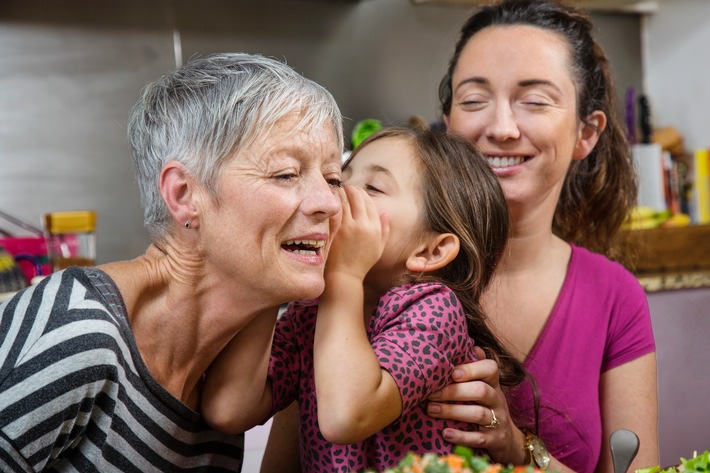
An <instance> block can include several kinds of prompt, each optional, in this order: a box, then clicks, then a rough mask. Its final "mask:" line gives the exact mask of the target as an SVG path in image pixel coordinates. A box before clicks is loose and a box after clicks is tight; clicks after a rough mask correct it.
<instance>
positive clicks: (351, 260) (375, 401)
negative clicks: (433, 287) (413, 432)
mask: <svg viewBox="0 0 710 473" xmlns="http://www.w3.org/2000/svg"><path fill="white" fill-rule="evenodd" d="M340 193H341V199H342V202H343V218H342V222H341V226H340V229H339V230H338V234H337V237H336V239H335V241H334V242H333V245H332V246H331V248H330V252H329V254H328V264H327V266H326V272H325V291H324V292H323V295H322V296H321V298H320V303H319V306H318V318H317V323H316V332H315V341H314V347H313V358H314V367H315V384H316V394H317V400H318V424H319V427H320V429H321V433H322V434H323V436H324V437H325V438H326V439H328V440H329V441H331V442H334V443H340V444H347V443H353V442H356V441H359V440H362V439H365V438H367V437H369V436H371V435H372V434H374V433H375V432H377V431H379V430H381V429H382V428H383V427H385V426H387V425H389V424H390V423H391V422H393V421H394V420H395V419H397V418H398V417H399V415H400V414H401V412H402V401H401V398H400V394H399V388H398V386H397V384H396V383H395V381H394V379H393V378H392V376H391V375H390V374H389V373H388V372H387V371H385V370H383V369H382V368H381V367H380V363H379V360H378V359H377V356H376V354H375V352H374V350H373V349H372V346H371V345H370V341H369V340H368V338H367V331H366V328H365V323H366V322H365V320H366V319H365V317H364V315H363V312H364V291H363V280H364V279H365V276H366V275H367V273H368V271H370V269H371V268H372V266H373V265H374V264H375V263H376V262H377V260H378V259H379V258H380V255H381V254H382V250H383V248H384V245H385V242H386V240H387V236H388V226H387V224H386V221H385V223H384V224H383V223H382V222H381V220H380V216H379V215H378V212H377V208H376V207H375V205H374V203H373V202H372V200H371V199H370V197H369V196H368V195H367V194H366V193H365V191H364V190H362V189H359V188H355V187H351V186H346V187H345V188H344V189H342V190H341V191H340ZM337 373H347V376H342V377H339V381H338V382H337V383H336V382H333V376H334V375H336V374H337Z"/></svg>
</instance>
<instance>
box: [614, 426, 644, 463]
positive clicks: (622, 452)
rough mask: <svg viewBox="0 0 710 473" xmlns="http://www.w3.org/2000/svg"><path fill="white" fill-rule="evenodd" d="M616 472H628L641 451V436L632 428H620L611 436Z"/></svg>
mask: <svg viewBox="0 0 710 473" xmlns="http://www.w3.org/2000/svg"><path fill="white" fill-rule="evenodd" d="M609 444H610V446H611V458H612V460H613V462H614V473H626V472H627V471H628V469H629V466H630V465H631V462H632V461H633V460H634V458H635V457H636V454H637V453H638V451H639V438H638V436H637V435H636V434H635V433H633V432H632V431H630V430H626V429H619V430H616V431H614V432H612V434H611V437H610V438H609Z"/></svg>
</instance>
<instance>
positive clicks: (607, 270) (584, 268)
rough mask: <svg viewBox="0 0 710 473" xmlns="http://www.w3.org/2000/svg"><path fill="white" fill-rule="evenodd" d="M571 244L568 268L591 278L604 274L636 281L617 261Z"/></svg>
mask: <svg viewBox="0 0 710 473" xmlns="http://www.w3.org/2000/svg"><path fill="white" fill-rule="evenodd" d="M571 246H572V257H571V260H570V268H571V269H574V270H575V271H577V272H578V273H581V274H582V275H587V276H589V277H591V278H595V277H599V276H600V275H604V276H605V277H606V278H614V279H621V280H626V281H636V278H635V277H634V275H633V274H632V273H631V271H629V270H628V269H627V268H626V267H625V266H624V265H622V264H621V263H619V262H618V261H613V260H611V259H609V258H607V257H606V256H604V255H602V254H600V253H595V252H593V251H590V250H588V249H586V248H584V247H581V246H576V245H571Z"/></svg>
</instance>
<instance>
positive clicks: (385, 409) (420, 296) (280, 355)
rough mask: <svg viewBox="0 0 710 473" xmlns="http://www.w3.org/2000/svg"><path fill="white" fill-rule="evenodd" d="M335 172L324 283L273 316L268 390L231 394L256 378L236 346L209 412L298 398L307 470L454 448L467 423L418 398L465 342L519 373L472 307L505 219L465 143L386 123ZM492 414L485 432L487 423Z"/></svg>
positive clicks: (255, 411) (470, 354) (254, 415)
mask: <svg viewBox="0 0 710 473" xmlns="http://www.w3.org/2000/svg"><path fill="white" fill-rule="evenodd" d="M343 178H344V182H345V183H347V185H346V186H345V188H344V189H341V190H340V195H341V200H342V204H343V217H342V223H341V226H340V229H339V230H338V233H337V236H336V238H335V241H334V242H333V245H332V247H331V249H330V252H329V255H328V260H327V261H328V262H327V266H326V271H325V280H326V289H325V291H324V293H323V294H322V296H321V297H320V300H310V301H301V302H295V303H292V304H291V305H290V306H289V308H288V310H287V312H286V313H285V314H284V315H283V316H282V317H281V318H280V319H279V321H278V323H277V326H276V332H275V335H274V341H273V348H272V352H271V362H270V370H269V378H268V380H267V383H266V389H265V390H264V393H263V396H261V397H260V398H258V399H254V400H251V402H250V403H249V404H248V405H245V404H243V402H245V399H243V398H239V399H238V401H239V402H235V399H236V398H235V395H236V394H237V393H238V392H243V391H244V389H243V387H244V384H243V383H250V382H252V381H251V379H252V378H254V374H253V371H252V373H251V377H249V373H248V372H249V369H248V368H253V366H254V365H253V363H252V362H251V361H249V360H247V359H245V358H240V357H239V353H238V352H237V349H238V348H235V349H234V350H230V351H225V352H224V353H225V355H224V356H223V357H222V358H220V359H219V360H218V361H217V362H216V363H215V365H213V367H212V368H211V370H210V372H209V374H208V376H207V379H206V382H205V388H204V391H203V395H204V397H203V401H202V408H203V415H204V417H205V419H206V420H207V421H208V422H209V423H210V424H212V425H213V426H214V427H216V428H218V429H220V430H226V431H235V430H239V429H242V430H244V429H247V428H249V427H251V425H250V424H256V423H258V422H263V421H265V420H266V419H267V418H268V417H269V415H271V414H273V413H274V412H276V411H278V410H280V409H283V408H285V407H286V406H288V405H289V404H290V403H291V402H293V401H294V400H297V401H298V403H299V407H300V411H301V462H302V468H303V471H306V472H323V471H337V472H350V471H361V470H363V469H366V468H376V469H384V468H386V467H389V466H393V465H395V464H396V463H397V462H398V460H400V459H401V458H402V457H403V456H404V455H406V453H407V452H409V451H414V452H418V453H425V452H434V453H440V454H441V453H447V452H450V451H451V445H450V444H447V443H446V442H444V441H443V440H442V439H441V431H442V430H443V429H444V428H445V427H447V426H454V427H456V428H468V427H467V426H464V424H463V423H456V422H451V421H441V420H437V419H434V418H432V417H429V416H428V415H427V414H426V403H425V400H426V399H427V397H428V396H429V395H430V394H431V393H432V392H434V391H437V390H439V389H441V388H442V387H443V386H445V385H446V384H448V383H449V382H450V375H451V372H452V370H453V367H454V366H455V365H457V364H460V363H463V362H467V361H471V360H474V359H475V358H476V355H475V353H474V340H475V342H476V343H477V344H478V346H480V347H482V348H483V349H485V351H486V352H487V355H488V356H491V357H494V358H495V359H497V361H498V362H499V363H500V365H501V367H502V368H501V384H505V385H514V384H517V383H519V382H520V381H522V379H523V378H524V370H523V368H522V366H521V364H520V363H519V362H517V361H516V360H515V359H514V358H513V357H511V356H510V355H509V354H508V353H507V352H506V351H505V350H504V349H503V347H502V345H501V344H500V343H499V342H498V341H497V339H496V338H495V336H494V335H493V334H492V333H491V331H490V330H489V329H488V327H487V326H486V322H485V316H484V314H483V312H482V310H481V308H480V305H479V303H478V299H479V297H480V295H481V292H482V291H483V289H484V288H485V287H486V285H487V284H488V282H489V281H490V280H491V277H492V275H493V272H494V269H495V267H496V265H497V263H498V261H499V260H500V257H501V255H502V254H503V251H504V249H505V244H506V238H507V229H508V214H507V208H506V203H505V199H504V197H503V194H502V190H501V188H500V185H499V184H498V181H497V179H496V177H495V175H494V174H493V173H492V171H491V169H490V167H489V165H488V164H487V163H486V161H485V159H484V158H483V157H482V156H481V154H480V153H479V152H478V151H477V150H476V149H475V148H474V147H473V145H472V144H470V142H469V141H468V140H465V139H462V138H459V137H456V136H451V135H446V134H445V133H442V132H437V131H432V130H427V129H409V128H394V129H387V130H384V131H382V132H379V133H377V134H375V135H372V136H371V137H370V138H368V139H367V140H366V141H365V142H363V143H362V144H361V145H360V146H359V147H358V148H357V149H356V150H355V151H354V152H353V154H352V156H351V157H350V159H349V160H348V161H347V162H346V164H345V165H344V167H343ZM363 314H364V317H363ZM241 345H243V344H241ZM235 372H237V373H236V374H240V376H236V375H235ZM240 386H241V388H242V389H241V390H240V389H239V387H240ZM247 401H248V400H247ZM490 414H491V416H490V417H489V418H488V419H489V421H490V422H489V424H488V425H487V427H488V428H496V426H497V419H496V418H495V413H493V412H491V413H490Z"/></svg>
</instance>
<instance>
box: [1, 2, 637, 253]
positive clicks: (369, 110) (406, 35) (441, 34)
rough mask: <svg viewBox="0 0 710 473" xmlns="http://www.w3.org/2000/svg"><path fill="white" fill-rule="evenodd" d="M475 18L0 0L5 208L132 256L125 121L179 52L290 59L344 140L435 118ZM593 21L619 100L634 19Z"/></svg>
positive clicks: (103, 249) (432, 12) (136, 217)
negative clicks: (73, 223)
mask: <svg viewBox="0 0 710 473" xmlns="http://www.w3.org/2000/svg"><path fill="white" fill-rule="evenodd" d="M470 11H471V8H470V7H465V6H460V5H457V6H456V5H418V6H415V5H413V4H411V3H410V2H409V1H408V0H361V1H359V2H358V1H336V0H200V1H199V2H198V1H194V0H101V1H95V0H62V1H57V0H3V1H2V2H0V210H4V211H6V212H10V213H12V214H13V215H15V216H17V217H20V218H22V219H25V220H27V221H29V222H31V223H34V224H39V223H40V216H41V215H42V213H44V212H46V211H51V210H71V209H84V208H91V209H95V210H96V211H97V212H98V215H99V222H98V230H97V236H98V261H99V263H101V262H106V261H110V260H116V259H127V258H133V257H135V256H137V255H139V254H140V253H142V252H143V250H144V249H145V247H146V246H147V244H148V239H147V236H146V233H145V231H144V229H143V226H142V211H141V209H140V203H139V201H138V191H137V186H136V185H135V182H134V180H133V174H132V164H131V159H130V153H129V149H128V145H127V143H126V139H125V124H126V120H127V117H128V111H129V109H130V107H131V106H132V104H133V103H134V101H135V100H136V99H137V97H138V94H139V91H140V89H141V88H142V86H143V85H144V84H145V83H147V82H149V81H151V80H153V79H156V78H157V77H159V76H160V75H162V74H163V73H165V72H167V71H169V70H170V69H172V68H174V66H175V64H176V54H175V50H176V48H175V46H176V44H178V45H179V46H180V47H179V48H177V49H178V52H179V53H181V54H178V55H177V57H178V60H180V56H181V57H182V59H183V60H184V61H187V60H189V59H190V58H191V57H194V56H198V55H205V54H207V53H210V52H216V51H246V52H254V53H262V54H266V55H270V56H276V57H278V58H282V59H285V60H286V61H287V62H288V63H289V64H290V65H291V66H293V67H294V68H295V69H297V70H298V71H300V72H302V73H304V74H305V75H306V76H308V77H310V78H312V79H314V80H316V81H318V82H320V83H321V84H323V85H324V86H326V87H327V88H328V89H329V90H330V91H331V92H332V93H333V95H334V96H335V98H336V100H337V101H338V103H339V104H340V106H341V108H342V110H343V114H344V116H345V117H346V120H345V123H344V126H345V130H346V136H349V133H350V131H351V130H352V126H353V124H354V123H356V122H357V121H358V120H361V119H363V118H379V119H381V120H383V121H384V122H385V123H386V124H402V123H405V122H406V121H407V120H408V119H409V118H410V117H412V116H413V115H418V116H421V117H422V118H424V119H425V120H427V121H430V122H431V121H435V120H436V119H437V118H438V105H437V88H438V84H439V80H440V78H441V76H442V75H443V72H444V70H445V68H446V65H447V61H448V57H449V55H450V52H451V51H452V49H453V44H454V42H455V40H456V37H457V31H458V28H459V27H460V25H461V24H462V23H463V21H464V19H465V18H466V17H467V16H468V14H469V12H470ZM594 19H595V21H596V25H597V27H598V37H599V39H600V41H601V42H602V44H603V45H605V47H606V48H607V50H608V53H609V55H610V57H611V61H612V66H613V68H614V71H615V74H616V77H617V85H618V89H619V95H620V96H621V97H623V95H624V91H625V89H626V88H627V87H629V86H634V87H636V88H637V89H638V88H640V84H641V53H640V21H639V17H638V16H637V15H632V14H601V13H596V14H594ZM176 39H178V40H179V41H178V42H176V41H175V40H176ZM0 226H1V223H0Z"/></svg>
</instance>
